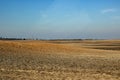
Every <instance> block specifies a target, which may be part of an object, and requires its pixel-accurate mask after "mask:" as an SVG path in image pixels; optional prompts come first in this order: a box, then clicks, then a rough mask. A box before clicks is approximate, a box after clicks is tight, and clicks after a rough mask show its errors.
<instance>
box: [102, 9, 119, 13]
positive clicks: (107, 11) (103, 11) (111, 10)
mask: <svg viewBox="0 0 120 80" xmlns="http://www.w3.org/2000/svg"><path fill="white" fill-rule="evenodd" d="M116 11H117V9H114V8H109V9H104V10H102V11H101V13H102V14H105V13H111V12H116Z"/></svg>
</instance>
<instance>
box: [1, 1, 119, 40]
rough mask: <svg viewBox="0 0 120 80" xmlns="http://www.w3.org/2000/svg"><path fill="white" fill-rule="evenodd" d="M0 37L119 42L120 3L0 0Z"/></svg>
mask: <svg viewBox="0 0 120 80" xmlns="http://www.w3.org/2000/svg"><path fill="white" fill-rule="evenodd" d="M0 36H2V37H17V38H24V37H25V38H40V39H62V38H93V39H120V0H0Z"/></svg>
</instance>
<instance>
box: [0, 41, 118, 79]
mask: <svg viewBox="0 0 120 80" xmlns="http://www.w3.org/2000/svg"><path fill="white" fill-rule="evenodd" d="M119 43H120V41H119V40H114V41H113V40H100V41H99V40H98V41H77V42H76V41H71V42H67V41H65V42H64V41H62V42H61V41H57V42H56V41H0V80H120V51H119V50H105V49H104V50H102V49H94V48H95V47H97V46H98V47H99V46H100V47H102V48H104V47H109V46H108V45H111V47H116V46H114V45H117V47H119V45H118V44H119Z"/></svg>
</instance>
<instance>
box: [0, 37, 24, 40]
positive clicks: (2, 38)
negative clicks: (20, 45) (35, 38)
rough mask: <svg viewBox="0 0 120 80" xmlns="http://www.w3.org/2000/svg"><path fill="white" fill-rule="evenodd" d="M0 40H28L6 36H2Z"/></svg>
mask: <svg viewBox="0 0 120 80" xmlns="http://www.w3.org/2000/svg"><path fill="white" fill-rule="evenodd" d="M0 40H26V39H25V38H4V37H0Z"/></svg>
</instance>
